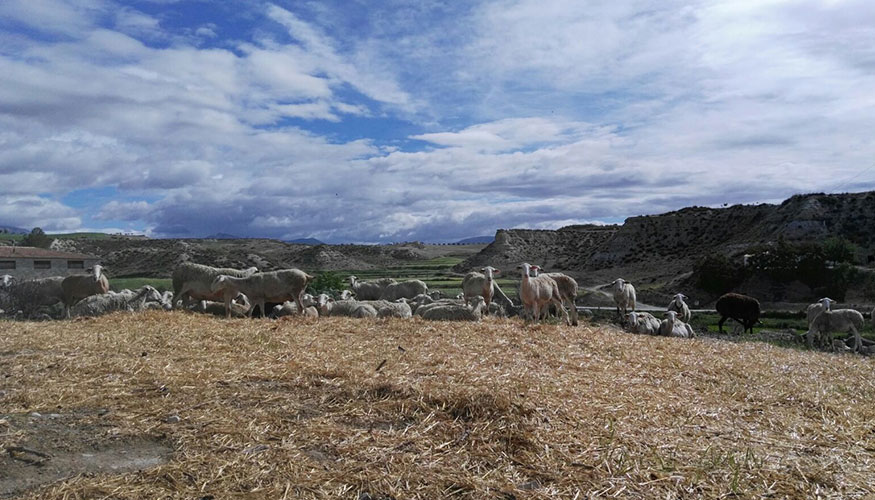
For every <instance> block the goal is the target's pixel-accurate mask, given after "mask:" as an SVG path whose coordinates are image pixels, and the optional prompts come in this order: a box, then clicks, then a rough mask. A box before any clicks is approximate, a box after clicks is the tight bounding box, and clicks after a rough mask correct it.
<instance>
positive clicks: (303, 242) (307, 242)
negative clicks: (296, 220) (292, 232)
mask: <svg viewBox="0 0 875 500" xmlns="http://www.w3.org/2000/svg"><path fill="white" fill-rule="evenodd" d="M286 243H295V244H298V245H324V244H325V243H323V242H321V241H319V240H317V239H316V238H298V239H296V240H286Z"/></svg>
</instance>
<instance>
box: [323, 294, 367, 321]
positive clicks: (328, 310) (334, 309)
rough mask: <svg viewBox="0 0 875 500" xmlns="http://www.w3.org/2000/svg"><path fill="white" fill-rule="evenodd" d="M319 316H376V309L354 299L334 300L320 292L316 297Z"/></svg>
mask: <svg viewBox="0 0 875 500" xmlns="http://www.w3.org/2000/svg"><path fill="white" fill-rule="evenodd" d="M316 300H317V303H318V304H319V314H320V315H321V316H347V317H350V318H376V317H377V310H376V309H375V308H374V306H372V305H370V304H363V303H361V302H359V301H356V300H334V299H332V298H331V297H329V296H327V295H325V294H320V295H319V296H318V297H317V298H316Z"/></svg>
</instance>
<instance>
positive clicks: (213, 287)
mask: <svg viewBox="0 0 875 500" xmlns="http://www.w3.org/2000/svg"><path fill="white" fill-rule="evenodd" d="M227 283H228V276H226V275H224V274H220V275H218V276H216V279H214V280H213V282H212V283H211V284H210V291H211V292H213V293H216V292H218V291H220V290H224V289H225V287H226V286H227Z"/></svg>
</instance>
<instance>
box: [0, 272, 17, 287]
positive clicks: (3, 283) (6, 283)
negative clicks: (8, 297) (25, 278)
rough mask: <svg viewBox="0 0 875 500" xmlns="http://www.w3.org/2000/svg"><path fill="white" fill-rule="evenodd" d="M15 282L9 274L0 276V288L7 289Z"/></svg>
mask: <svg viewBox="0 0 875 500" xmlns="http://www.w3.org/2000/svg"><path fill="white" fill-rule="evenodd" d="M14 282H15V278H14V277H13V276H12V275H10V274H4V275H3V276H0V288H9V287H10V286H12V284H13V283H14Z"/></svg>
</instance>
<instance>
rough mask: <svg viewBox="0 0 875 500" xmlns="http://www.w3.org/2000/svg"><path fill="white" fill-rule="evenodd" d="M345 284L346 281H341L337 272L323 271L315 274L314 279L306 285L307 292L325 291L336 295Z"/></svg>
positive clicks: (313, 293)
mask: <svg viewBox="0 0 875 500" xmlns="http://www.w3.org/2000/svg"><path fill="white" fill-rule="evenodd" d="M345 286H346V283H345V282H344V281H343V278H341V277H340V276H339V275H338V274H337V273H334V272H331V271H326V272H324V273H319V275H317V276H316V279H314V280H313V281H311V282H310V284H309V285H307V293H309V294H311V295H319V294H320V293H327V294H328V295H332V296H336V295H339V294H340V292H341V290H343V288H344V287H345Z"/></svg>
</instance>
